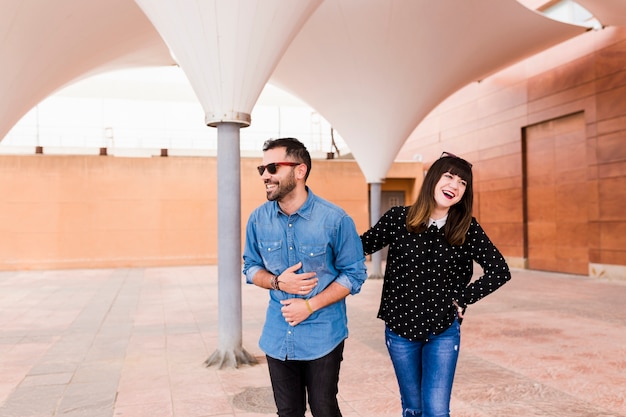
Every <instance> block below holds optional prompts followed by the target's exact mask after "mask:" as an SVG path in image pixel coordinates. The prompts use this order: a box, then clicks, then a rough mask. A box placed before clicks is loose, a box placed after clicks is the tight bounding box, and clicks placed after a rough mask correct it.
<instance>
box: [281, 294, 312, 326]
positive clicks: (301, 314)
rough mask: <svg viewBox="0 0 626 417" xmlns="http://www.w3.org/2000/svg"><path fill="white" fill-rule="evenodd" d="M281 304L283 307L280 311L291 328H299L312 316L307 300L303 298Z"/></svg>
mask: <svg viewBox="0 0 626 417" xmlns="http://www.w3.org/2000/svg"><path fill="white" fill-rule="evenodd" d="M280 303H281V304H282V305H283V307H282V308H281V309H280V311H282V313H283V317H284V318H285V321H286V322H287V323H289V324H290V325H291V326H297V325H298V324H300V323H302V322H303V321H304V320H306V319H307V318H309V316H310V315H311V312H310V311H309V308H308V307H307V305H306V300H304V299H302V298H290V299H288V300H282V301H281V302H280Z"/></svg>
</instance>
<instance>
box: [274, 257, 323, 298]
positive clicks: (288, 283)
mask: <svg viewBox="0 0 626 417" xmlns="http://www.w3.org/2000/svg"><path fill="white" fill-rule="evenodd" d="M301 267H302V262H298V263H297V264H295V265H292V266H290V267H289V268H287V269H285V270H284V271H283V273H282V274H280V276H279V277H278V285H279V288H280V289H281V290H282V291H285V292H287V293H289V294H296V295H301V296H304V295H307V294H308V293H310V292H311V291H312V290H313V288H315V286H316V285H317V281H318V279H317V277H316V276H315V272H303V273H301V274H298V273H296V271H297V270H298V269H300V268H301ZM305 308H306V306H305Z"/></svg>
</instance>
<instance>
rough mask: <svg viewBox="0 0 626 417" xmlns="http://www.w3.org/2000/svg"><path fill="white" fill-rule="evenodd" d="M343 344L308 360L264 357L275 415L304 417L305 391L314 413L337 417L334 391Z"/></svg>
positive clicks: (337, 410) (322, 416)
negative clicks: (272, 394)
mask: <svg viewBox="0 0 626 417" xmlns="http://www.w3.org/2000/svg"><path fill="white" fill-rule="evenodd" d="M343 345H344V342H343V341H342V342H341V343H339V345H337V347H336V348H335V349H333V350H332V352H330V353H329V354H328V355H326V356H322V357H321V358H319V359H314V360H311V361H293V360H286V361H280V360H277V359H274V358H270V357H269V356H268V357H267V365H268V368H269V371H270V379H271V380H272V389H273V390H274V401H275V402H276V407H278V416H279V417H304V413H305V412H306V398H307V393H308V397H309V406H310V407H311V413H312V414H313V416H314V417H341V411H339V404H338V403H337V392H338V383H339V367H340V366H341V361H342V360H343Z"/></svg>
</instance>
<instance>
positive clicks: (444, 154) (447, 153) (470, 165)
mask: <svg viewBox="0 0 626 417" xmlns="http://www.w3.org/2000/svg"><path fill="white" fill-rule="evenodd" d="M446 156H447V157H449V158H456V159H460V160H461V161H463V162H465V163H466V164H467V166H469V167H470V168H472V164H470V163H469V162H467V161H466V160H465V159H463V158H461V157H460V156H456V155H455V154H453V153H450V152H442V154H441V156H440V157H439V159H441V158H445V157H446Z"/></svg>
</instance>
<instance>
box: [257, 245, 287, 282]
mask: <svg viewBox="0 0 626 417" xmlns="http://www.w3.org/2000/svg"><path fill="white" fill-rule="evenodd" d="M282 246H283V242H282V240H271V241H268V240H261V241H259V249H260V252H261V257H262V258H263V264H264V265H265V269H266V270H268V271H269V272H272V273H278V274H279V273H281V272H282V268H283V264H282V261H281V254H280V252H281V251H280V249H281V248H282Z"/></svg>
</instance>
